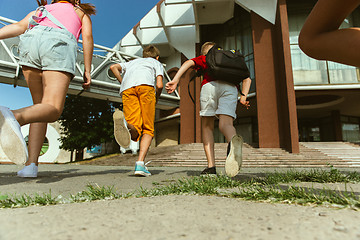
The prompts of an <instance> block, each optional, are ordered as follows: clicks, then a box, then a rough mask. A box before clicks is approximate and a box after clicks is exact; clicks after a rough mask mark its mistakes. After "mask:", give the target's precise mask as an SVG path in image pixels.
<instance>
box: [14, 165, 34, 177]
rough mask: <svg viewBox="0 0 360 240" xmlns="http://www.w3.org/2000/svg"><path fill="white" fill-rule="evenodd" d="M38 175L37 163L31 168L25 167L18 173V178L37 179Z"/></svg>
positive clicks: (30, 166)
mask: <svg viewBox="0 0 360 240" xmlns="http://www.w3.org/2000/svg"><path fill="white" fill-rule="evenodd" d="M37 174H38V166H36V165H35V163H31V164H30V165H29V166H25V167H24V168H23V169H22V170H20V171H18V172H17V175H18V177H23V178H36V177H37Z"/></svg>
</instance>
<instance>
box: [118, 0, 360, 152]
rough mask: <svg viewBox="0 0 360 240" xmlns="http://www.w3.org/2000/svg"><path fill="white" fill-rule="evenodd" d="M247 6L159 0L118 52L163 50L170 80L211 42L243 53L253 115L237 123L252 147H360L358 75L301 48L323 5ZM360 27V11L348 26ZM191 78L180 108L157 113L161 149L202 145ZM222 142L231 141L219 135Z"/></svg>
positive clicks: (311, 1) (305, 1)
mask: <svg viewBox="0 0 360 240" xmlns="http://www.w3.org/2000/svg"><path fill="white" fill-rule="evenodd" d="M244 2H245V3H244ZM246 2H248V1H237V0H229V1H227V0H225V1H186V0H183V1H175V0H173V1H167V0H163V1H160V2H159V3H158V4H157V5H156V6H155V7H154V9H152V10H151V11H150V12H149V14H148V15H146V16H145V17H144V18H143V19H142V20H141V21H140V22H139V24H137V25H136V26H135V27H134V28H133V29H132V30H131V31H130V32H129V34H128V35H127V36H125V38H124V39H123V40H122V41H120V42H119V43H118V45H117V46H116V48H117V49H119V50H121V51H125V52H126V51H130V52H131V53H132V54H139V52H140V51H139V49H141V47H142V46H144V45H147V44H154V45H156V46H158V47H159V48H160V50H161V51H162V57H161V60H162V61H163V62H165V63H166V69H167V71H168V73H169V75H170V76H172V75H174V74H175V73H176V70H177V69H178V68H179V67H180V66H181V63H182V62H184V61H185V60H187V59H189V58H192V57H195V56H197V55H198V54H199V52H200V47H201V45H202V43H204V42H206V41H215V42H217V43H218V44H219V45H220V46H222V47H223V48H224V49H240V50H241V51H242V53H243V54H244V55H245V56H246V61H247V64H248V66H249V69H250V71H251V77H252V79H253V83H252V87H251V94H250V98H249V99H250V103H251V109H250V110H244V109H240V108H239V109H238V111H237V115H238V118H237V119H236V120H235V126H236V128H237V130H238V132H239V133H240V134H241V135H242V136H243V137H244V139H245V141H246V142H247V143H249V144H252V145H254V146H258V147H260V148H284V149H286V150H288V151H289V152H293V153H297V152H298V151H299V141H304V142H307V141H350V142H359V141H360V131H359V121H360V118H359V117H360V108H359V101H360V84H359V69H357V68H355V67H351V66H346V65H342V64H338V63H334V62H329V61H317V60H314V59H311V58H309V57H308V56H306V55H305V54H304V53H303V52H302V51H301V50H300V48H299V46H298V36H299V32H300V30H301V28H302V25H303V24H304V22H305V20H306V17H307V16H308V14H309V13H310V11H311V9H312V8H313V6H314V5H315V3H316V0H301V1H300V0H278V1H269V2H267V5H266V4H265V3H264V4H262V3H260V2H262V1H261V0H258V1H254V2H258V3H259V6H260V8H261V6H262V7H263V8H266V9H265V10H264V9H263V10H264V11H263V12H261V10H260V11H256V10H258V9H259V6H257V7H258V9H256V8H255V10H251V9H248V8H247V7H246ZM263 2H266V1H263ZM170 8H173V9H170ZM175 9H177V11H174V10H175ZM272 12H273V14H274V18H273V19H271V16H270V15H271V14H272ZM275 12H276V15H275ZM171 13H172V14H171ZM169 15H170V16H171V19H169V18H168V17H169ZM184 16H185V17H184ZM263 16H265V18H267V20H266V19H265V18H264V17H263ZM269 16H270V17H269ZM272 22H273V23H274V24H273V23H272ZM358 26H360V10H359V9H357V10H356V11H354V12H353V13H352V14H351V15H350V16H349V17H348V18H347V19H346V20H345V21H344V23H343V25H342V27H344V28H347V27H358ZM176 31H178V32H176ZM153 32H156V34H154V33H153ZM181 34H182V35H181ZM144 36H146V37H144ZM131 38H133V42H132V43H130V42H131V41H130V39H131ZM174 38H175V40H174ZM192 76H193V72H191V71H189V72H188V73H187V74H185V76H184V77H183V79H182V80H181V82H180V86H179V94H180V97H181V100H180V105H179V108H172V109H165V110H164V109H163V110H159V112H158V114H157V119H158V121H157V144H159V145H162V144H177V143H192V142H200V141H201V132H200V124H201V123H200V117H199V114H198V112H199V108H200V105H199V92H200V79H197V80H196V81H193V82H191V83H189V80H190V79H191V77H192ZM189 95H192V96H193V98H194V99H195V104H193V102H192V101H191V98H190V96H189ZM215 138H216V141H217V142H223V141H224V138H223V136H221V134H220V133H219V132H218V131H217V132H216V133H215Z"/></svg>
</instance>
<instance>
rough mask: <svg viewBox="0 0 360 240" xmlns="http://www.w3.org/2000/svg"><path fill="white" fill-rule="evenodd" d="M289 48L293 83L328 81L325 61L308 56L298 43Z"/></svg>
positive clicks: (307, 83)
mask: <svg viewBox="0 0 360 240" xmlns="http://www.w3.org/2000/svg"><path fill="white" fill-rule="evenodd" d="M290 49H291V58H292V68H293V76H294V84H295V85H309V84H327V83H328V73H327V67H326V61H317V60H315V59H313V58H310V57H308V56H307V55H305V54H304V53H303V52H302V51H301V50H300V48H299V46H298V45H291V46H290Z"/></svg>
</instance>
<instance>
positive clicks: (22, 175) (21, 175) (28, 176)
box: [17, 174, 37, 178]
mask: <svg viewBox="0 0 360 240" xmlns="http://www.w3.org/2000/svg"><path fill="white" fill-rule="evenodd" d="M17 176H18V177H22V178H37V174H36V175H33V174H18V175H17Z"/></svg>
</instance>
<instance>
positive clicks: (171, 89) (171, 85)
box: [165, 81, 177, 94]
mask: <svg viewBox="0 0 360 240" xmlns="http://www.w3.org/2000/svg"><path fill="white" fill-rule="evenodd" d="M176 86H177V82H175V81H170V82H168V83H167V84H166V85H165V90H166V91H167V93H169V94H170V93H173V92H174V91H175V89H176Z"/></svg>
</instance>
